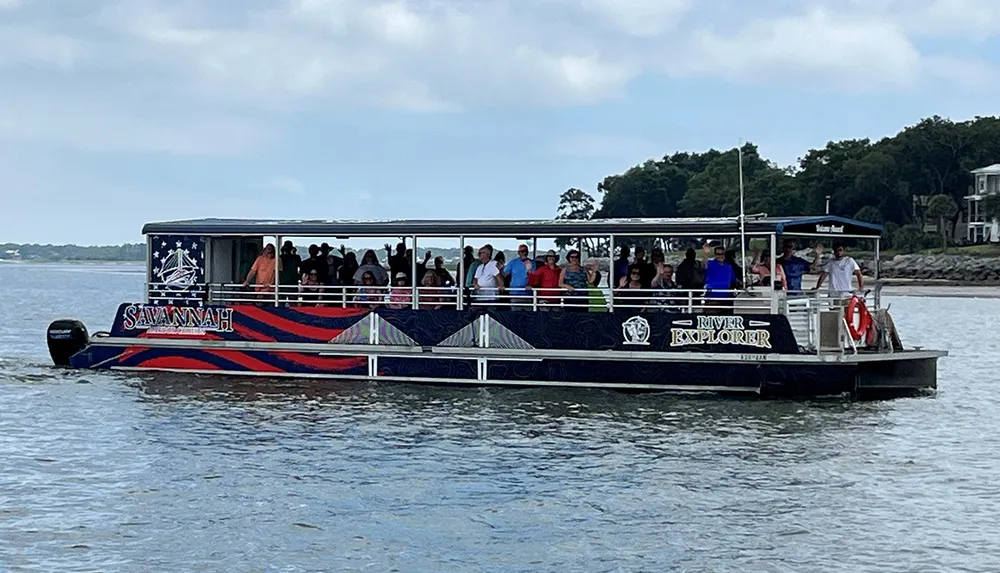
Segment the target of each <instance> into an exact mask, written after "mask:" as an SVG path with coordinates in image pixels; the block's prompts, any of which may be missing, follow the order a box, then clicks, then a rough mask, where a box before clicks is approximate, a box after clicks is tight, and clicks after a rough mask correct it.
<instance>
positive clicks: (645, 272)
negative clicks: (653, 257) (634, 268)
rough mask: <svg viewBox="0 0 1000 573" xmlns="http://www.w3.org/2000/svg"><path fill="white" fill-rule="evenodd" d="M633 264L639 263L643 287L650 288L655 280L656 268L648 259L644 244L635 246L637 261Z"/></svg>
mask: <svg viewBox="0 0 1000 573" xmlns="http://www.w3.org/2000/svg"><path fill="white" fill-rule="evenodd" d="M661 254H662V252H661ZM633 264H635V265H638V266H639V269H640V270H641V271H642V284H643V285H644V286H643V288H649V285H650V284H651V283H652V282H653V277H655V276H656V269H655V268H653V265H652V263H650V262H648V261H647V260H646V249H645V248H643V247H642V246H638V247H636V248H635V262H634V263H633Z"/></svg>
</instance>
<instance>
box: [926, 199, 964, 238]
mask: <svg viewBox="0 0 1000 573" xmlns="http://www.w3.org/2000/svg"><path fill="white" fill-rule="evenodd" d="M955 213H958V205H957V204H956V203H955V200H954V199H952V197H951V195H944V194H941V195H935V196H933V197H931V199H930V202H929V203H927V216H928V217H932V218H935V219H937V220H938V222H939V225H938V231H939V232H940V233H941V247H942V248H943V249H944V250H946V251H947V250H948V226H947V225H946V224H945V220H946V219H951V218H952V217H954V216H955Z"/></svg>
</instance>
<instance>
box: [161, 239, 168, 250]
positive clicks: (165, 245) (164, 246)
mask: <svg viewBox="0 0 1000 573" xmlns="http://www.w3.org/2000/svg"><path fill="white" fill-rule="evenodd" d="M160 246H161V247H163V248H164V249H165V248H167V242H166V241H163V244H162V245H160Z"/></svg>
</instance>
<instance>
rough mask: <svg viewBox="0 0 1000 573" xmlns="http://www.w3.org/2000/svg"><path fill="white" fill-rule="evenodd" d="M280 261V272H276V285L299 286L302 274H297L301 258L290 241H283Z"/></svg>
mask: <svg viewBox="0 0 1000 573" xmlns="http://www.w3.org/2000/svg"><path fill="white" fill-rule="evenodd" d="M280 259H281V260H280V261H279V264H280V265H281V270H280V271H278V283H279V284H281V285H282V286H288V285H297V284H299V280H300V277H301V276H302V273H300V272H299V266H300V265H301V264H302V257H300V256H299V255H298V253H297V252H296V249H295V245H293V244H292V242H291V241H285V244H284V245H282V246H281V257H280Z"/></svg>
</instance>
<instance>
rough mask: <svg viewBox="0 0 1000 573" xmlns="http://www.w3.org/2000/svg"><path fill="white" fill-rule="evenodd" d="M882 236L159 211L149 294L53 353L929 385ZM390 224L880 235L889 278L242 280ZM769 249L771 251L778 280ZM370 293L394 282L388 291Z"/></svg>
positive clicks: (208, 366) (345, 373)
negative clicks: (830, 289) (447, 282)
mask: <svg viewBox="0 0 1000 573" xmlns="http://www.w3.org/2000/svg"><path fill="white" fill-rule="evenodd" d="M881 232H882V229H881V227H879V226H877V225H872V224H868V223H864V222H860V221H854V220H849V219H844V218H839V217H834V216H815V217H811V216H807V217H768V216H763V215H761V216H746V217H745V218H741V217H720V218H671V219H613V220H541V221H537V220H536V221H512V220H402V221H319V220H317V221H310V220H302V221H273V220H243V219H202V220H187V221H173V222H161V223H149V224H147V225H146V226H145V227H144V229H143V234H144V235H145V236H146V242H147V249H148V256H147V268H146V271H147V273H146V277H147V280H146V285H145V291H146V292H145V299H144V300H143V301H142V302H127V303H124V304H122V305H121V306H120V307H119V308H118V311H117V316H116V317H115V319H114V323H113V325H112V327H111V329H110V331H107V332H96V333H94V334H93V335H90V334H88V331H87V329H86V327H85V326H84V325H83V324H81V323H80V322H78V321H74V320H58V321H55V322H53V323H52V324H51V325H50V327H49V329H48V333H47V334H48V345H49V349H50V353H51V355H52V359H53V361H54V362H55V363H56V365H59V366H65V367H71V368H80V369H110V370H119V371H169V372H184V373H193V374H194V373H197V374H220V375H236V376H260V377H269V378H270V377H290V378H296V379H320V378H322V379H339V380H372V381H384V382H401V383H410V384H437V385H463V386H469V385H478V386H520V387H526V386H553V387H577V388H580V387H583V388H601V389H611V390H624V391H654V392H663V391H672V392H718V393H727V394H738V393H745V394H750V395H760V396H825V395H844V394H847V395H851V396H855V397H864V396H867V395H886V394H912V393H919V392H922V391H925V390H929V389H934V388H936V386H937V361H938V359H939V358H940V357H943V356H945V355H946V353H945V352H942V351H936V350H926V349H919V348H905V347H903V345H902V344H901V342H900V339H899V336H898V335H897V333H896V331H895V327H894V326H893V322H892V319H891V317H890V316H889V314H888V312H887V311H886V310H885V309H882V308H880V300H879V298H880V297H879V293H878V279H879V277H878V255H879V239H880V236H881ZM387 237H388V238H391V240H392V241H393V242H395V241H396V240H402V241H404V242H408V243H409V247H410V248H411V249H412V252H413V253H422V252H423V251H422V250H421V247H422V246H423V247H424V248H426V247H429V246H431V245H434V246H437V247H442V245H443V244H444V243H446V242H448V241H450V242H451V246H453V247H454V246H457V247H459V248H460V249H461V248H464V247H465V246H466V245H474V246H475V248H476V249H478V248H479V247H480V246H482V245H483V244H485V243H488V242H494V243H495V242H497V241H510V240H516V241H519V242H524V243H527V244H531V245H532V246H533V248H535V249H538V248H541V249H542V250H547V249H546V248H545V247H544V246H542V247H539V244H540V241H544V240H547V241H551V240H553V239H563V240H564V241H569V243H570V244H582V241H583V240H584V239H587V238H591V239H593V238H596V239H599V240H601V241H602V244H603V245H604V247H605V249H606V251H607V252H611V253H614V252H616V247H615V246H616V245H618V246H623V245H634V244H640V243H641V244H646V245H649V244H650V243H651V242H654V241H657V240H663V239H668V238H669V239H671V240H672V241H673V243H671V244H676V242H677V241H687V242H689V243H691V244H701V242H702V241H705V240H713V241H718V242H721V243H722V244H730V245H734V247H733V248H735V249H737V250H739V251H740V252H744V248H745V246H746V245H747V244H749V243H748V241H754V242H757V243H760V242H763V243H764V244H765V245H770V252H771V253H777V252H778V249H777V247H778V244H779V241H783V240H787V239H798V240H799V241H800V242H803V243H804V242H806V241H809V242H815V241H819V242H824V243H829V242H833V241H846V242H848V243H851V242H853V243H855V244H862V245H871V246H873V247H874V250H875V264H874V265H873V266H872V272H873V274H874V276H873V277H872V279H873V282H874V284H875V290H874V293H873V296H872V297H871V300H870V301H869V300H866V298H865V296H864V295H855V296H846V297H845V296H828V295H827V294H825V293H824V292H821V291H812V292H810V291H803V292H787V291H785V290H781V289H780V288H775V287H771V286H751V287H746V288H742V289H739V290H732V291H728V292H726V293H719V292H714V293H708V296H707V295H706V292H705V291H703V290H681V289H670V290H669V291H664V290H662V289H661V290H652V289H650V290H645V291H642V292H641V293H637V292H630V293H624V292H622V291H618V290H615V289H611V288H607V286H604V282H605V281H603V280H602V284H601V285H600V286H599V287H597V288H594V289H592V290H590V291H589V293H588V296H570V293H567V292H564V291H561V290H556V291H554V292H553V291H545V290H543V289H538V288H536V289H532V290H529V291H526V292H524V291H522V292H520V293H517V294H519V295H520V296H517V297H513V296H511V295H510V293H509V292H501V293H499V294H498V295H497V296H496V298H493V299H491V300H483V297H482V296H480V295H481V294H482V293H481V292H477V291H475V290H474V289H473V288H471V286H472V285H467V284H465V276H464V275H465V274H466V272H467V271H468V269H466V268H464V263H463V262H460V263H459V266H458V268H457V273H456V274H455V278H456V280H457V282H458V284H457V286H455V287H443V286H434V287H427V286H421V284H420V277H417V273H418V271H419V268H418V267H419V266H420V263H419V261H418V260H415V259H419V258H420V257H419V256H417V257H410V260H409V262H408V263H407V264H408V265H411V266H412V273H411V274H410V276H412V277H416V280H414V281H413V283H414V284H415V286H412V287H407V290H408V291H409V294H408V296H407V297H404V298H403V299H402V300H405V301H406V302H405V304H403V305H400V304H399V300H400V299H398V298H397V299H396V302H395V304H392V305H391V306H390V304H389V302H388V301H389V296H387V295H388V293H389V291H390V289H391V288H393V287H392V286H391V285H390V286H384V287H370V286H369V287H358V286H354V285H350V286H329V287H321V286H314V285H308V286H304V285H299V284H290V285H284V284H278V283H279V278H278V277H279V275H280V274H281V273H275V279H274V282H275V284H267V285H251V286H250V288H246V287H244V284H243V282H244V280H245V279H246V278H247V277H246V276H241V269H246V268H247V267H248V266H249V264H250V263H252V262H253V261H252V260H251V257H254V256H256V254H257V253H261V252H263V250H264V249H263V247H264V245H265V244H272V245H275V246H280V245H282V243H283V241H285V240H289V239H294V240H295V243H296V244H297V246H298V248H299V250H300V252H303V254H304V252H305V250H306V249H305V248H304V247H305V246H306V245H308V244H309V243H320V242H324V241H329V242H331V243H332V242H334V241H336V242H337V243H340V242H341V241H344V240H348V239H350V240H355V241H358V240H361V241H371V242H375V240H376V239H377V240H378V243H377V244H381V243H382V242H383V241H384V240H385V238H387ZM250 245H252V246H253V247H250ZM869 248H870V247H869ZM335 254H336V253H335ZM535 254H536V255H537V254H538V251H536V253H535ZM699 255H700V253H699ZM744 260H746V259H745V258H744ZM383 262H385V261H384V260H383ZM560 262H563V261H560ZM506 264H507V265H511V264H523V263H522V262H521V261H518V260H516V259H515V260H514V261H509V262H507V263H506ZM774 264H775V263H774V258H773V257H772V258H771V262H770V265H771V271H772V272H771V273H770V276H776V275H775V273H774ZM420 268H422V267H420ZM604 274H605V275H609V274H613V273H607V272H605V273H604ZM806 280H808V277H807V278H806ZM615 286H617V285H615ZM372 288H376V289H381V290H379V291H378V294H377V295H375V296H373V295H372V294H371V293H372V291H371V289H372ZM395 288H399V287H398V286H397V287H395ZM362 289H368V290H367V291H365V292H366V293H367V294H365V295H364V296H360V295H359V293H360V292H361V290H362ZM470 291H471V292H470ZM625 294H629V295H631V296H624V295H625ZM720 294H723V295H724V296H720ZM866 303H868V304H866ZM400 306H402V308H400Z"/></svg>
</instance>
